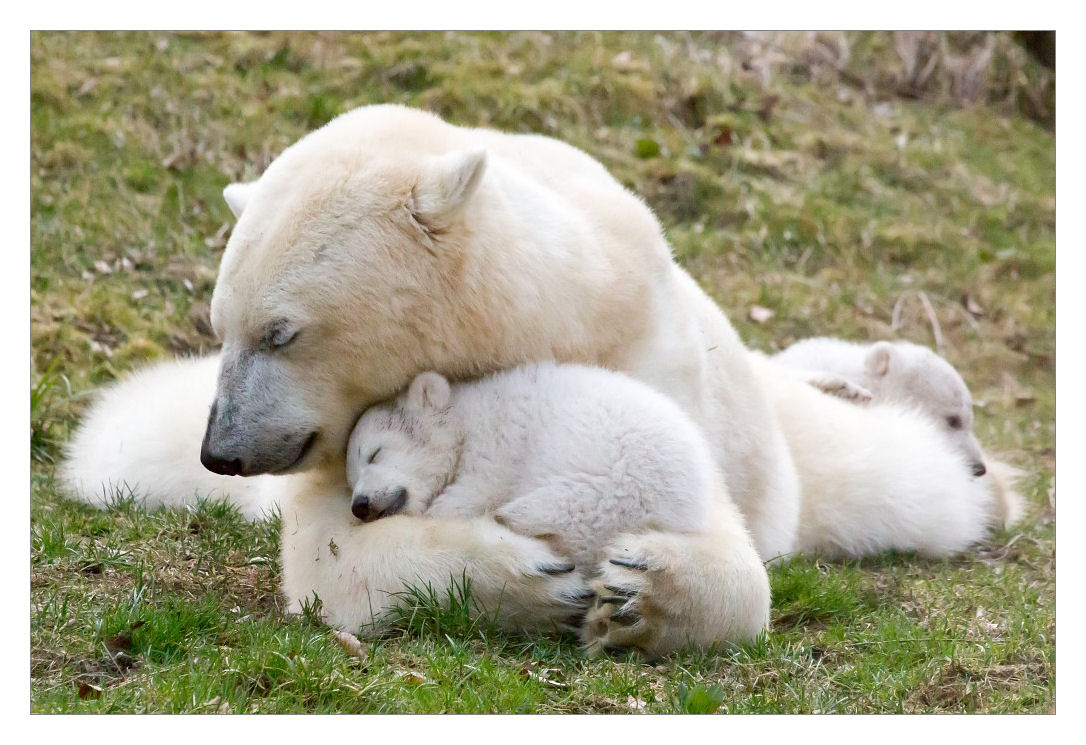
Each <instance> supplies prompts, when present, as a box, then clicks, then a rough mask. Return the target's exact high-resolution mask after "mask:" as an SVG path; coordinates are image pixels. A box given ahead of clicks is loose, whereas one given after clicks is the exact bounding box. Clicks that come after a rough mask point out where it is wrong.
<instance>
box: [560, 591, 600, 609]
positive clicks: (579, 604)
mask: <svg viewBox="0 0 1086 745" xmlns="http://www.w3.org/2000/svg"><path fill="white" fill-rule="evenodd" d="M595 596H596V593H594V592H590V593H588V594H587V595H586V594H585V593H584V592H577V593H563V594H561V595H559V596H558V599H559V600H561V601H562V604H563V605H568V606H570V607H571V608H585V609H587V608H588V601H589V600H591V599H592V598H593V597H595Z"/></svg>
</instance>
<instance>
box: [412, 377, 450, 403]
mask: <svg viewBox="0 0 1086 745" xmlns="http://www.w3.org/2000/svg"><path fill="white" fill-rule="evenodd" d="M451 398H452V389H451V388H450V387H449V381H448V380H446V379H445V378H444V376H442V375H440V374H438V373H436V372H424V373H422V374H421V375H418V376H416V378H415V379H414V380H412V381H411V387H410V388H408V389H407V405H408V406H409V407H410V408H412V409H419V410H424V411H426V410H429V411H441V410H442V409H446V408H448V406H449V400H450V399H451Z"/></svg>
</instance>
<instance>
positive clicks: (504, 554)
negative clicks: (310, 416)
mask: <svg viewBox="0 0 1086 745" xmlns="http://www.w3.org/2000/svg"><path fill="white" fill-rule="evenodd" d="M348 504H349V500H348V499H347V497H345V496H343V495H341V494H339V493H338V491H336V492H333V493H329V492H323V493H314V492H312V491H307V492H305V493H296V494H293V495H289V496H288V497H287V498H285V499H284V500H283V507H282V538H281V545H282V562H283V591H284V594H285V595H286V599H287V603H288V610H289V611H290V612H293V613H298V612H300V611H301V610H302V609H303V607H304V606H305V604H306V603H307V602H313V600H314V595H315V596H316V597H317V598H319V600H320V608H321V610H322V615H323V618H324V620H325V621H326V622H327V623H328V624H330V625H332V626H335V627H337V628H341V629H344V630H347V631H351V632H358V631H360V630H361V631H367V632H373V631H379V630H380V629H381V628H382V627H383V626H384V625H386V624H387V623H388V621H389V620H390V617H391V611H392V610H393V609H394V608H395V607H396V605H397V604H398V603H399V602H400V601H401V597H402V596H401V595H400V593H403V592H404V591H405V590H407V589H408V588H409V587H416V588H425V587H427V586H429V587H431V588H433V589H434V590H435V591H436V592H437V596H438V597H443V596H444V592H443V590H444V589H445V588H448V587H450V586H451V585H452V583H453V582H459V581H462V580H463V578H466V579H467V580H468V582H469V583H470V588H471V598H472V601H473V602H474V604H475V605H476V608H477V610H478V611H479V612H480V613H481V614H485V615H487V616H489V617H491V618H493V619H494V620H495V621H496V622H497V623H498V624H499V625H500V626H501V627H503V628H506V629H538V630H544V631H554V630H559V629H569V628H570V624H579V621H580V617H581V616H583V614H584V611H585V608H586V606H587V602H588V599H589V598H590V597H591V593H590V592H589V591H588V590H587V589H586V583H585V580H584V577H583V575H582V574H581V572H580V570H579V569H578V568H574V567H573V565H572V564H570V563H568V562H567V561H566V560H565V559H564V558H563V557H561V556H558V555H557V554H555V553H554V552H553V551H551V550H550V549H549V548H548V547H547V546H546V544H544V543H543V542H542V541H539V540H537V539H533V538H527V537H524V536H521V535H518V534H516V533H513V532H512V531H510V530H508V529H506V528H504V527H502V526H500V525H498V524H496V523H495V522H493V521H492V520H490V519H488V518H476V519H471V520H457V519H447V518H431V517H414V516H409V515H396V516H393V517H389V518H385V519H383V520H378V521H376V522H373V523H367V524H363V523H359V522H358V521H357V520H355V519H354V518H353V517H352V516H351V514H350V509H349V507H348Z"/></svg>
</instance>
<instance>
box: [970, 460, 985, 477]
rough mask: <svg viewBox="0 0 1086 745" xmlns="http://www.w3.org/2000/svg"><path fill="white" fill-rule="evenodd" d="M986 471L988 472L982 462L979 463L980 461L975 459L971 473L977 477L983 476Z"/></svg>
mask: <svg viewBox="0 0 1086 745" xmlns="http://www.w3.org/2000/svg"><path fill="white" fill-rule="evenodd" d="M986 473H988V469H987V468H985V467H984V464H983V463H981V462H980V461H977V462H976V463H974V464H973V475H974V476H977V477H978V478H979V477H980V476H983V475H984V474H986Z"/></svg>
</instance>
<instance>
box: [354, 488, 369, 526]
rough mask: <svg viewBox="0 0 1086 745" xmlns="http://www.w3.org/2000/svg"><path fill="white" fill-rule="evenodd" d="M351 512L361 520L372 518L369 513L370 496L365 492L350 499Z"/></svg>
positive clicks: (367, 520) (366, 520) (365, 520)
mask: <svg viewBox="0 0 1086 745" xmlns="http://www.w3.org/2000/svg"><path fill="white" fill-rule="evenodd" d="M351 514H352V515H354V516H355V517H357V518H358V519H359V520H361V521H362V522H369V521H370V520H372V519H373V516H372V515H370V498H369V497H367V496H366V495H365V494H358V495H356V496H355V498H354V499H352V500H351Z"/></svg>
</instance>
